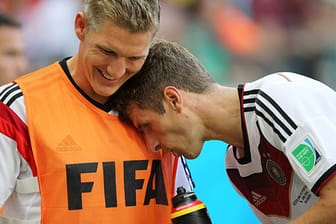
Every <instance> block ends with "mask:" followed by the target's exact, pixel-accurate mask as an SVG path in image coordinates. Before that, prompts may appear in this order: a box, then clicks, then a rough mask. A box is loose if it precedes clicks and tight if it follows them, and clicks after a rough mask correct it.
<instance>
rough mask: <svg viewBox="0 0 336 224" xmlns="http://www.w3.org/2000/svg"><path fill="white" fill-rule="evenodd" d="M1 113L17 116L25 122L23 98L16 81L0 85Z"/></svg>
mask: <svg viewBox="0 0 336 224" xmlns="http://www.w3.org/2000/svg"><path fill="white" fill-rule="evenodd" d="M0 101H1V111H2V112H1V115H2V117H3V116H5V115H6V116H11V117H12V116H18V117H19V118H20V120H21V121H23V122H24V123H26V110H25V104H24V98H23V94H22V91H21V89H20V87H19V86H18V85H17V84H16V83H9V84H6V85H3V86H0Z"/></svg>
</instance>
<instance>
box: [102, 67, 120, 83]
mask: <svg viewBox="0 0 336 224" xmlns="http://www.w3.org/2000/svg"><path fill="white" fill-rule="evenodd" d="M98 71H99V73H100V74H101V75H102V76H103V77H104V78H105V79H107V80H109V81H115V80H117V79H114V78H113V77H112V76H110V75H109V74H107V73H105V72H103V71H101V70H99V69H98Z"/></svg>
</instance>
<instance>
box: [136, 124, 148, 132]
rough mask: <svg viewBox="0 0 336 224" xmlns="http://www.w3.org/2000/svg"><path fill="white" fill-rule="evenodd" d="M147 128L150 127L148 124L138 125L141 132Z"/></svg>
mask: <svg viewBox="0 0 336 224" xmlns="http://www.w3.org/2000/svg"><path fill="white" fill-rule="evenodd" d="M146 128H148V124H141V125H139V126H138V127H137V130H138V131H140V132H144V131H145V129H146Z"/></svg>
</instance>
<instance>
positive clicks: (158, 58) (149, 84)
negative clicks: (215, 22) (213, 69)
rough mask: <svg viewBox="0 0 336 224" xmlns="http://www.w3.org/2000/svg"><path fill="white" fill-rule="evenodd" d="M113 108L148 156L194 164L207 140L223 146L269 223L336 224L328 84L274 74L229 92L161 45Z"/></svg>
mask: <svg viewBox="0 0 336 224" xmlns="http://www.w3.org/2000/svg"><path fill="white" fill-rule="evenodd" d="M247 72H248V71H247ZM289 99H290V100H289ZM114 102H115V103H114V105H115V106H116V110H117V111H119V115H120V116H119V118H121V119H122V120H123V121H125V122H128V123H130V124H132V125H133V126H134V127H135V128H137V129H138V130H139V131H140V132H141V133H142V134H143V138H144V139H145V142H146V143H147V146H148V147H149V149H150V150H152V151H159V150H163V151H173V152H174V153H175V154H176V155H179V156H180V155H183V156H185V157H186V158H188V159H195V158H197V157H198V156H199V155H200V153H201V150H202V149H203V143H204V142H205V141H208V140H214V139H216V140H220V141H224V142H227V143H228V144H229V147H228V149H227V152H226V171H227V174H228V176H229V177H230V180H231V182H232V184H233V186H234V188H235V189H236V190H237V191H238V192H239V193H240V194H241V195H242V196H243V197H244V198H246V199H247V200H248V202H249V204H250V206H251V207H252V208H253V210H254V211H255V213H256V215H257V216H258V217H259V219H260V221H261V222H262V223H263V224H271V223H274V224H275V223H277V224H285V223H290V224H310V223H311V224H313V223H314V224H315V223H319V224H330V223H334V222H335V220H336V151H335V146H334V143H333V139H334V137H335V135H336V117H335V116H334V114H335V113H336V106H335V102H336V92H335V91H333V90H332V89H331V88H329V87H328V86H327V85H325V84H323V83H321V82H318V81H316V80H313V79H311V78H308V77H305V76H303V75H299V74H296V73H290V72H282V73H281V72H278V73H273V74H270V75H266V76H264V77H262V78H261V79H258V80H255V81H252V82H247V83H244V84H242V85H239V86H238V87H235V88H232V87H227V86H223V85H220V84H218V83H216V82H215V81H214V80H213V79H212V78H211V77H210V75H209V74H208V72H207V71H206V70H205V69H204V68H203V66H202V65H201V63H199V61H198V60H197V58H196V57H194V56H193V55H192V54H190V53H189V52H188V51H187V50H186V49H185V48H183V47H182V46H180V45H178V44H175V43H171V42H167V41H158V42H156V43H155V44H154V45H153V47H152V48H151V50H150V53H149V55H148V57H147V60H146V62H145V64H144V66H143V67H142V69H141V70H140V72H139V73H138V74H137V75H136V76H134V77H132V78H130V79H129V80H128V81H127V82H126V83H125V84H124V85H123V86H122V87H121V88H120V89H119V90H118V91H117V92H116V94H115V95H114ZM219 150H222V148H220V149H219ZM203 165H204V166H203V168H204V169H207V170H209V169H210V170H211V165H210V164H203ZM214 194H218V192H214ZM223 194H225V192H223ZM226 202H227V203H229V204H231V202H230V201H226ZM224 203H225V202H221V204H224ZM223 209H224V208H223ZM240 215H244V213H243V212H241V213H240Z"/></svg>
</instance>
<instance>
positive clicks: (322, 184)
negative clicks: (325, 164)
mask: <svg viewBox="0 0 336 224" xmlns="http://www.w3.org/2000/svg"><path fill="white" fill-rule="evenodd" d="M334 176H336V173H335V172H334V173H332V174H331V175H329V176H328V178H326V179H325V180H324V181H323V182H322V183H321V184H320V186H319V187H318V188H317V190H316V192H315V194H316V195H320V191H321V190H322V188H323V187H324V186H325V185H326V184H327V183H328V182H329V181H330V180H331V178H333V177H334Z"/></svg>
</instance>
